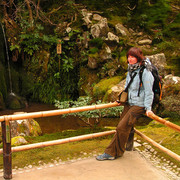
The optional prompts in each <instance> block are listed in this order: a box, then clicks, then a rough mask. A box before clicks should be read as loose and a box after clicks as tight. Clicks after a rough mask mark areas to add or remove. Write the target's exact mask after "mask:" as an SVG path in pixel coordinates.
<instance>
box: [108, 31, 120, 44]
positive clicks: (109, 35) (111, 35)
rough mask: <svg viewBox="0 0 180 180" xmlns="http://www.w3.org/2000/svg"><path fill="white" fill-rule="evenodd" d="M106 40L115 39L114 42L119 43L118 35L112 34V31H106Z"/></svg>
mask: <svg viewBox="0 0 180 180" xmlns="http://www.w3.org/2000/svg"><path fill="white" fill-rule="evenodd" d="M107 36H108V37H107V38H106V40H108V41H115V42H116V43H119V37H118V36H116V35H115V34H113V33H112V32H108V34H107Z"/></svg>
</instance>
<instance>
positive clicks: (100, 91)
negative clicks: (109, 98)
mask: <svg viewBox="0 0 180 180" xmlns="http://www.w3.org/2000/svg"><path fill="white" fill-rule="evenodd" d="M121 80H122V77H121V76H116V77H112V78H109V79H102V80H101V81H100V82H99V83H97V84H96V85H95V86H94V88H93V95H94V97H95V98H98V99H101V98H102V97H103V96H104V95H105V94H106V92H107V91H108V90H109V89H110V88H111V87H112V86H114V85H116V84H118V83H119V82H120V81H121Z"/></svg>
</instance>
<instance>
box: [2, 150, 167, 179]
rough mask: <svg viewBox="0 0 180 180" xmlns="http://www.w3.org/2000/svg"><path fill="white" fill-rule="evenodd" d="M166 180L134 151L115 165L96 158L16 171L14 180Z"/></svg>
mask: <svg viewBox="0 0 180 180" xmlns="http://www.w3.org/2000/svg"><path fill="white" fill-rule="evenodd" d="M0 179H3V177H2V176H1V178H0ZM37 179H41V180H52V179H53V180H99V179H102V180H120V179H121V180H169V178H168V177H167V175H166V174H165V173H163V172H162V171H159V170H157V169H156V168H155V167H153V166H152V165H151V164H150V163H149V162H148V161H147V160H146V159H144V158H143V157H142V156H141V155H140V154H139V153H138V152H137V151H131V152H128V151H127V152H125V154H124V156H123V157H121V158H118V159H116V160H114V161H110V160H109V161H97V160H96V159H95V158H88V159H84V160H78V161H75V162H68V163H65V164H56V165H54V166H53V165H52V167H49V166H48V167H39V168H36V169H30V170H23V171H16V172H15V173H13V180H37Z"/></svg>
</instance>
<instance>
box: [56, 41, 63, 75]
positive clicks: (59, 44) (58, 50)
mask: <svg viewBox="0 0 180 180" xmlns="http://www.w3.org/2000/svg"><path fill="white" fill-rule="evenodd" d="M56 49H57V54H58V56H59V72H60V64H61V61H60V55H61V53H62V45H61V40H58V44H57V48H56Z"/></svg>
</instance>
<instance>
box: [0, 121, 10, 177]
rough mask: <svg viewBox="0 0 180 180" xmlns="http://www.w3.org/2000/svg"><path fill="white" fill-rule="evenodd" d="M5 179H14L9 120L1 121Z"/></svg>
mask: <svg viewBox="0 0 180 180" xmlns="http://www.w3.org/2000/svg"><path fill="white" fill-rule="evenodd" d="M1 127H2V141H3V165H4V179H12V156H11V130H10V123H9V121H3V122H1Z"/></svg>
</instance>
